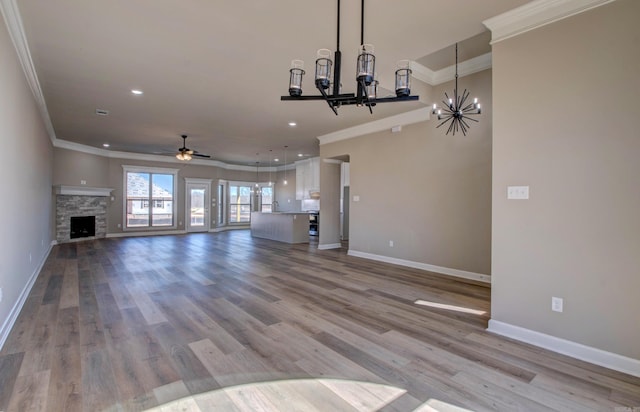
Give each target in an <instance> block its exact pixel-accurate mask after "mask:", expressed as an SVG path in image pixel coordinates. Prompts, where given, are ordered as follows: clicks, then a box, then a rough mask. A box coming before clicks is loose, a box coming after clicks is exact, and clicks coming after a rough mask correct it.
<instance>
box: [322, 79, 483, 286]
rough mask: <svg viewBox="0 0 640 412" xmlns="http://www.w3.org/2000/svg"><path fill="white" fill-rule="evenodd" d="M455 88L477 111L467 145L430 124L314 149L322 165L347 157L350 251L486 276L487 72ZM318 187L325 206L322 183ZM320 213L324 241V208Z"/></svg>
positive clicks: (439, 90) (440, 92)
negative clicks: (478, 105)
mask: <svg viewBox="0 0 640 412" xmlns="http://www.w3.org/2000/svg"><path fill="white" fill-rule="evenodd" d="M459 83H460V87H461V88H463V89H464V88H467V89H470V90H471V93H472V97H473V96H477V97H478V98H479V99H480V102H481V103H482V104H483V113H484V114H483V115H482V116H481V117H480V122H479V123H477V124H476V123H474V124H473V125H472V126H471V131H470V133H469V134H468V135H467V136H466V137H465V136H463V135H462V134H457V133H456V135H455V136H452V135H448V136H445V131H444V130H442V128H440V129H436V126H437V124H438V122H437V119H435V118H432V119H431V120H430V121H427V122H421V123H416V124H413V125H409V126H404V127H403V128H402V131H401V132H400V133H391V131H390V130H389V131H382V132H378V133H373V134H370V135H365V136H360V137H356V138H352V139H349V140H344V141H339V142H335V143H329V144H324V145H321V146H320V156H321V157H322V158H336V157H340V156H344V155H348V156H350V169H351V170H350V174H351V186H350V192H351V193H350V195H351V199H349V202H350V234H349V249H350V250H355V251H359V252H365V253H371V254H375V255H381V256H385V257H392V258H398V259H405V260H409V261H412V262H418V263H424V264H429V265H436V266H441V267H445V268H451V269H458V270H464V271H468V272H474V273H480V274H485V275H489V274H490V273H491V272H490V271H491V71H490V70H485V71H483V72H480V73H476V74H474V75H471V76H467V77H463V78H460V80H459ZM445 90H446V91H448V92H449V93H450V92H451V91H452V90H453V83H452V82H450V83H446V84H443V85H441V86H439V87H436V88H434V89H433V90H432V91H431V92H432V96H434V97H433V100H437V101H440V100H442V99H443V98H444V91H445ZM421 97H423V98H424V97H427V96H422V92H421ZM398 104H401V103H398ZM352 110H355V109H352ZM323 176H324V175H322V174H321V178H322V177H323ZM320 184H321V186H322V188H321V192H322V199H324V198H325V196H326V195H327V194H326V193H325V192H326V191H325V188H324V185H325V183H324V182H323V181H322V180H321V182H320ZM354 196H359V197H360V201H359V202H354V201H353V197H354ZM320 208H321V210H320V214H321V219H320V236H321V241H322V240H323V238H322V236H323V231H325V232H326V230H327V229H326V227H325V225H326V224H327V222H326V221H324V220H323V218H322V214H323V210H324V209H323V208H324V205H323V203H322V200H321V205H320ZM332 233H333V232H332ZM336 233H338V230H337V229H336ZM390 240H393V241H394V247H390V246H389V241H390ZM327 243H331V242H330V241H329V240H327Z"/></svg>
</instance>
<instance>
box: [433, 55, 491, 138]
mask: <svg viewBox="0 0 640 412" xmlns="http://www.w3.org/2000/svg"><path fill="white" fill-rule="evenodd" d="M444 97H445V100H443V101H442V103H443V104H444V109H440V108H438V105H437V104H436V103H434V104H433V109H432V111H431V113H432V114H437V115H438V120H442V122H441V123H440V124H439V125H438V126H437V128H438V127H440V126H442V125H444V124H447V123H449V122H451V123H449V127H448V128H447V133H445V134H449V132H452V134H453V136H455V135H456V132H457V131H458V130H460V131H462V134H463V135H464V136H466V135H467V131H468V130H469V123H467V122H468V121H472V122H476V123H477V122H478V120H476V119H474V118H471V117H469V116H475V115H478V114H481V113H482V110H481V108H480V103H478V99H477V98H474V99H473V103H469V104H466V105H465V103H466V101H467V99H468V98H469V92H468V91H467V89H464V91H463V92H462V95H459V94H458V43H456V87H455V89H453V97H449V95H448V94H447V92H445V93H444Z"/></svg>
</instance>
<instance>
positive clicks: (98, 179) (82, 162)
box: [53, 148, 300, 234]
mask: <svg viewBox="0 0 640 412" xmlns="http://www.w3.org/2000/svg"><path fill="white" fill-rule="evenodd" d="M123 165H129V166H144V167H162V168H169V169H179V171H178V195H177V200H176V201H177V206H178V222H182V225H179V226H178V229H179V230H181V229H184V218H185V198H184V196H185V180H184V179H185V178H200V179H211V180H212V182H211V191H212V194H211V195H212V196H213V197H217V186H216V185H217V183H218V180H220V179H223V180H228V181H242V182H254V181H255V180H256V172H255V171H238V170H229V169H224V168H221V167H217V166H203V165H196V164H194V163H176V162H156V161H148V160H131V159H118V158H109V157H105V156H100V155H96V154H88V153H83V152H78V151H74V150H67V149H61V148H56V149H54V166H53V184H54V185H58V184H63V185H72V186H79V185H80V181H81V180H85V181H86V185H87V186H93V187H109V188H113V189H114V190H113V192H112V196H113V197H114V198H115V200H113V201H111V200H109V201H108V218H107V233H108V234H115V233H122V232H123V230H122V227H118V224H120V225H121V226H122V224H123V203H122V202H123V201H122V199H123V169H122V166H123ZM295 174H296V173H295V170H289V171H287V180H288V185H286V186H285V185H283V183H282V182H283V179H284V173H283V172H278V173H275V172H274V173H272V175H271V177H272V179H274V181H275V182H276V200H278V203H279V206H280V209H279V210H281V211H297V210H300V202H299V201H298V202H296V200H295V186H296V181H295V177H296V176H295ZM258 178H259V180H260V181H261V182H267V181H269V172H260V173H258ZM276 178H277V180H276ZM289 200H291V201H289ZM217 204H218V203H217V202H216V205H217ZM216 217H217V206H216V208H212V209H211V222H212V224H211V227H212V228H214V227H216V224H215V223H214V222H213V221H214V219H215V218H216Z"/></svg>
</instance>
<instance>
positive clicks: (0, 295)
mask: <svg viewBox="0 0 640 412" xmlns="http://www.w3.org/2000/svg"><path fill="white" fill-rule="evenodd" d="M0 302H2V288H0Z"/></svg>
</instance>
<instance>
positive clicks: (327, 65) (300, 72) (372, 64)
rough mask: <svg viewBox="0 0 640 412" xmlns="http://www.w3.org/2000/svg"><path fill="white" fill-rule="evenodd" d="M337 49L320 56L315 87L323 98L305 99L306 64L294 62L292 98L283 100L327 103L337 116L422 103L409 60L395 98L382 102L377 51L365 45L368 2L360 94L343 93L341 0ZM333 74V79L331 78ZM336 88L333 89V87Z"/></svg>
mask: <svg viewBox="0 0 640 412" xmlns="http://www.w3.org/2000/svg"><path fill="white" fill-rule="evenodd" d="M337 3H338V9H337V15H338V22H337V45H336V51H335V52H334V53H333V58H332V53H331V50H329V49H320V50H318V52H317V59H316V65H315V79H314V80H315V87H316V89H317V90H318V91H319V92H320V95H312V96H307V95H303V92H302V83H303V78H304V75H305V70H304V62H303V61H302V60H293V61H292V62H291V68H290V69H289V96H282V97H281V98H280V100H284V101H293V100H297V101H302V100H324V101H325V102H326V103H327V104H328V105H329V108H330V109H331V110H332V111H333V112H334V113H335V114H336V115H337V114H338V110H337V109H338V108H339V107H341V106H346V105H356V106H366V107H368V108H369V112H370V113H373V109H372V108H373V107H374V106H375V105H376V104H377V103H388V102H400V101H410V100H418V96H411V69H409V64H408V62H409V61H408V60H403V61H402V62H401V63H399V65H398V70H396V77H395V82H396V84H395V86H396V87H395V90H396V96H395V97H383V98H378V96H377V94H378V80H377V79H376V56H375V54H374V47H373V45H371V44H365V43H364V0H362V1H361V16H360V17H361V19H360V48H359V51H358V59H357V61H356V76H355V80H356V93H340V87H341V81H340V76H341V68H342V67H341V66H342V53H341V52H340V0H337ZM332 74H333V78H331V75H332ZM332 86H333V87H332Z"/></svg>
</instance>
